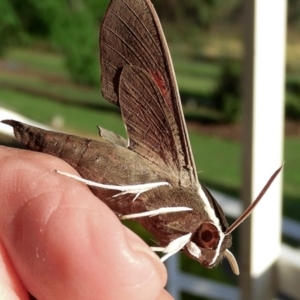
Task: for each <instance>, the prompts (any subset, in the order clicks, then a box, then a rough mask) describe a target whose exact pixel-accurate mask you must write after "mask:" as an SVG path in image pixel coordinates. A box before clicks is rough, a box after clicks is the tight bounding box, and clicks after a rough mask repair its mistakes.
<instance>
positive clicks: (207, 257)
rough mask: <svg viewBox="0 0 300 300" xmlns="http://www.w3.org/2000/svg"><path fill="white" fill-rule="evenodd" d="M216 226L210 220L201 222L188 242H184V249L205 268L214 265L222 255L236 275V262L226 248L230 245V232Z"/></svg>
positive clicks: (237, 272) (237, 270)
mask: <svg viewBox="0 0 300 300" xmlns="http://www.w3.org/2000/svg"><path fill="white" fill-rule="evenodd" d="M218 227H219V226H215V225H214V224H213V223H212V222H204V223H202V224H201V225H200V227H199V228H198V230H197V231H196V232H195V233H194V234H193V235H192V237H191V240H190V242H188V243H187V244H186V246H185V251H186V252H187V254H188V255H189V256H190V257H192V258H193V259H196V260H197V261H199V262H200V263H201V264H202V265H203V266H204V267H206V268H212V267H214V266H216V265H217V264H218V263H219V262H220V261H221V260H222V259H223V257H226V258H227V259H228V261H229V263H230V265H231V268H232V271H233V272H234V273H235V274H236V275H238V274H239V267H238V264H237V262H236V259H235V258H234V256H233V254H232V253H231V252H230V251H229V250H228V248H230V246H231V234H230V233H229V234H225V233H224V232H222V231H220V229H219V228H218Z"/></svg>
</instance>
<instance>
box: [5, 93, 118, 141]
mask: <svg viewBox="0 0 300 300" xmlns="http://www.w3.org/2000/svg"><path fill="white" fill-rule="evenodd" d="M0 99H1V100H0V105H1V106H2V107H5V108H8V109H13V110H15V111H16V112H18V113H20V114H23V115H24V116H26V117H28V118H32V119H34V120H36V121H39V122H43V123H46V124H51V121H52V120H53V119H54V118H55V117H56V116H60V117H62V118H63V119H64V121H65V127H66V128H67V129H71V130H72V131H78V132H82V133H84V132H86V133H90V134H93V133H95V134H97V129H96V126H97V125H100V126H101V127H104V128H105V127H107V128H110V129H111V130H113V131H114V132H116V133H118V134H122V135H124V126H123V122H122V120H121V118H120V116H118V115H117V114H116V113H110V112H105V111H104V112H103V111H97V110H95V109H88V108H84V107H78V106H76V105H68V104H65V103H60V102H55V101H53V100H51V99H47V98H45V97H38V96H32V95H26V94H24V93H19V92H15V91H11V90H9V89H0Z"/></svg>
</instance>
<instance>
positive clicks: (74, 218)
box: [0, 148, 166, 300]
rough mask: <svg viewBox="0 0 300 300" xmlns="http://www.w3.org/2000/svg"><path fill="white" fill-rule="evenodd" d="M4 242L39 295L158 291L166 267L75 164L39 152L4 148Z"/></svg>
mask: <svg viewBox="0 0 300 300" xmlns="http://www.w3.org/2000/svg"><path fill="white" fill-rule="evenodd" d="M0 158H1V159H0V170H1V173H0V184H1V187H3V188H2V189H1V190H0V205H1V207H2V208H3V209H1V210H0V228H1V238H2V242H3V244H4V246H5V248H6V250H7V252H8V255H9V257H10V259H11V261H12V264H13V265H14V267H15V269H16V271H17V273H18V275H19V277H20V278H21V280H22V282H23V283H24V285H25V286H26V288H27V289H28V290H29V291H30V292H31V293H32V294H33V295H35V296H36V297H37V298H40V299H66V298H68V299H71V298H72V299H99V295H101V298H103V299H120V297H121V298H122V299H133V300H134V299H140V297H141V295H143V299H157V298H158V296H159V295H160V294H161V293H162V289H163V286H164V285H165V282H166V271H165V268H164V266H163V265H162V264H161V263H160V261H159V260H158V258H157V257H156V256H155V254H153V252H152V251H151V250H150V249H149V247H148V246H147V245H146V244H145V243H144V242H143V241H142V240H141V239H140V238H139V237H137V236H136V235H134V234H133V233H132V232H131V231H129V230H128V229H127V228H125V227H124V226H123V225H122V224H121V223H120V222H119V220H118V219H117V218H116V217H115V215H114V214H113V213H112V211H111V210H110V209H109V208H108V207H107V206H106V205H105V204H104V203H103V202H101V201H99V200H98V199H97V198H96V197H95V196H94V195H93V194H91V193H90V192H89V190H88V188H87V187H86V186H85V185H83V184H81V183H79V182H76V181H74V180H72V179H69V178H65V177H63V176H59V175H58V174H56V173H54V172H53V171H52V170H53V169H59V170H63V171H66V172H70V173H71V172H73V173H74V172H75V171H74V170H73V169H72V168H71V167H70V166H69V165H67V164H66V163H64V162H62V161H61V160H59V159H57V158H55V157H52V156H49V155H44V154H41V153H33V152H28V151H21V150H12V149H7V148H1V149H0Z"/></svg>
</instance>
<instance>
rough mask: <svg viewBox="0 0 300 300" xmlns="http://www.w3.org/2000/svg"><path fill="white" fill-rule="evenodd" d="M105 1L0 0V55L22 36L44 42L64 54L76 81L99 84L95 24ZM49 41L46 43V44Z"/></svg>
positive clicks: (96, 29)
mask: <svg viewBox="0 0 300 300" xmlns="http://www.w3.org/2000/svg"><path fill="white" fill-rule="evenodd" d="M108 3H109V0H101V1H99V0H85V1H61V0H43V1H40V0H0V41H1V42H0V55H1V54H3V52H4V50H5V49H6V48H7V47H9V46H12V45H16V44H20V43H21V33H23V38H24V37H25V38H24V40H26V37H29V39H27V40H28V41H29V40H31V41H34V40H35V39H36V38H38V39H42V40H45V41H47V42H48V44H50V45H51V46H52V47H55V49H56V50H57V51H60V52H62V53H63V54H64V57H65V62H66V66H67V68H68V70H69V72H70V75H71V77H72V78H73V79H74V80H75V81H76V82H78V83H83V84H90V85H96V84H98V83H99V59H98V57H99V55H98V53H99V49H98V36H99V24H100V20H101V19H102V17H103V15H104V13H105V10H106V8H107V6H108ZM49 42H50V43H49Z"/></svg>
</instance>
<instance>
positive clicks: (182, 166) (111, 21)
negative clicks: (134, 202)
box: [100, 0, 199, 186]
mask: <svg viewBox="0 0 300 300" xmlns="http://www.w3.org/2000/svg"><path fill="white" fill-rule="evenodd" d="M100 47H101V56H100V61H101V69H102V78H101V82H102V94H103V96H104V97H105V98H106V99H107V100H108V101H110V102H112V103H114V104H116V105H119V106H120V105H122V106H123V105H124V100H122V104H121V103H120V97H119V92H120V87H119V85H120V76H121V74H122V73H123V68H124V66H126V65H133V66H136V67H139V68H141V69H143V70H144V71H145V72H146V73H147V74H148V75H147V81H148V83H151V84H150V85H151V86H152V87H153V86H154V85H156V88H155V91H156V92H157V94H158V92H159V97H158V98H157V99H155V101H160V102H161V104H160V107H168V111H169V113H168V114H169V115H172V116H173V120H174V122H173V123H171V124H168V127H170V128H171V127H172V129H173V130H175V132H176V144H174V145H173V147H174V149H168V150H165V151H164V153H163V155H164V156H163V160H164V163H165V165H168V164H169V159H170V157H169V154H173V152H176V155H175V156H174V157H173V158H172V160H174V158H176V159H178V163H177V164H176V170H177V172H178V174H179V176H180V178H181V179H182V184H183V185H188V186H189V185H192V186H198V185H199V183H198V178H197V171H196V167H195V163H194V158H193V155H192V151H191V147H190V142H189V138H188V134H187V129H186V124H185V121H184V117H183V112H182V107H181V101H180V96H179V92H178V87H177V83H176V79H175V74H174V69H173V64H172V60H171V57H170V53H169V50H168V46H167V43H166V40H165V37H164V34H163V31H162V28H161V25H160V22H159V19H158V17H157V15H156V12H155V10H154V8H153V6H152V4H151V2H150V1H149V0H126V1H125V0H112V1H111V2H110V6H109V8H108V10H107V12H106V15H105V17H104V20H103V23H102V26H101V35H100ZM122 76H124V74H123V75H122ZM125 77H126V75H125ZM141 96H142V97H141V99H140V101H139V105H142V106H143V100H144V101H146V100H145V97H144V96H143V95H141ZM152 98H153V97H152ZM131 100H132V99H131V98H126V100H125V101H131ZM129 106H130V107H132V105H129ZM142 106H141V107H142ZM135 109H137V108H135ZM122 110H123V111H124V109H122ZM164 112H165V113H166V110H164ZM155 120H156V121H157V118H156V119H155ZM169 120H170V117H169V119H167V121H168V122H169ZM126 122H127V121H126V120H125V123H126ZM160 122H164V120H160ZM152 125H153V126H154V122H152ZM126 126H128V124H126ZM165 128H166V126H165ZM130 135H131V138H133V140H134V141H135V142H136V143H138V144H141V143H144V141H146V140H148V139H150V138H151V137H149V136H147V135H144V136H142V137H141V136H140V135H133V134H132V133H131V134H130ZM133 136H134V137H133ZM168 136H169V135H168V134H167V135H165V138H166V137H168ZM138 138H142V139H141V140H137V139H138ZM173 142H174V141H173V140H170V141H168V142H164V143H166V144H169V145H171V144H173ZM144 148H145V147H133V151H135V152H136V153H138V154H141V155H143V156H144V155H145V154H144V153H143V152H141V153H140V151H142V149H144ZM143 151H144V150H143ZM154 152H155V151H154ZM154 152H153V151H150V152H149V153H154ZM159 152H160V151H158V152H156V155H155V156H154V157H155V158H157V155H158V154H162V153H161V152H160V153H159ZM154 157H151V158H149V159H150V160H151V161H153V160H154ZM147 159H148V158H147Z"/></svg>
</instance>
